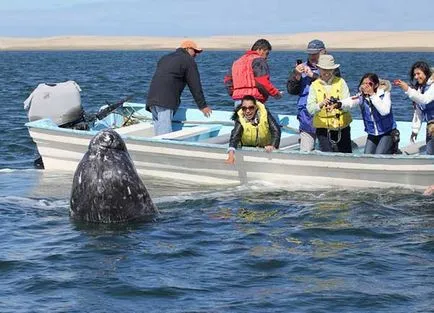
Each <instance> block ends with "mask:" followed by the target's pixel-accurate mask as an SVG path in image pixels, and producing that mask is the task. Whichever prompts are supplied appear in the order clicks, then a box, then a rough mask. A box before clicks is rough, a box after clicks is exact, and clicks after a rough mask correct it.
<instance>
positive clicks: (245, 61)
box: [232, 51, 267, 102]
mask: <svg viewBox="0 0 434 313" xmlns="http://www.w3.org/2000/svg"><path fill="white" fill-rule="evenodd" d="M257 58H261V56H260V55H259V54H258V53H257V52H256V51H247V53H246V54H245V55H243V56H242V57H241V58H239V59H238V60H236V61H235V62H234V64H233V65H232V81H233V84H234V92H233V94H232V99H234V100H240V99H242V98H243V97H244V96H246V95H250V96H253V97H255V98H256V99H257V100H258V101H260V102H265V101H266V100H267V97H266V96H264V95H263V94H261V93H260V91H259V89H258V88H257V87H256V81H255V75H254V73H253V68H252V63H253V60H255V59H257Z"/></svg>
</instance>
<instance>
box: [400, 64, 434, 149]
mask: <svg viewBox="0 0 434 313" xmlns="http://www.w3.org/2000/svg"><path fill="white" fill-rule="evenodd" d="M410 82H411V84H412V85H413V86H414V88H412V87H410V86H409V85H408V84H407V83H406V82H404V81H402V80H400V79H397V80H395V81H394V82H393V83H394V85H395V86H398V87H400V88H401V89H402V90H404V92H405V94H406V95H407V96H408V98H409V99H410V100H412V101H413V105H414V115H413V125H412V134H411V137H410V140H411V141H413V142H414V141H415V139H416V138H417V134H418V133H419V130H420V127H421V125H422V122H426V123H427V128H426V154H430V155H432V154H434V75H433V73H432V70H431V69H430V67H429V65H428V63H426V62H423V61H418V62H416V63H414V64H413V66H412V67H411V70H410Z"/></svg>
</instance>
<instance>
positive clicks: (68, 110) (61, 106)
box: [24, 80, 84, 126]
mask: <svg viewBox="0 0 434 313" xmlns="http://www.w3.org/2000/svg"><path fill="white" fill-rule="evenodd" d="M80 91H81V88H80V86H79V85H78V84H77V83H76V82H75V81H72V80H70V81H66V82H61V83H55V84H46V83H42V84H39V85H38V87H36V89H35V90H34V91H33V92H32V93H31V94H30V96H29V97H28V98H27V99H26V100H25V101H24V109H26V110H28V117H29V121H35V120H39V119H43V118H50V119H51V120H52V121H53V122H54V123H56V124H57V125H59V126H62V125H65V124H68V123H73V122H76V121H80V120H82V119H83V115H84V110H83V106H82V104H81V95H80Z"/></svg>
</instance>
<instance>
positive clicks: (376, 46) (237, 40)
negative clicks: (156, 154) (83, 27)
mask: <svg viewBox="0 0 434 313" xmlns="http://www.w3.org/2000/svg"><path fill="white" fill-rule="evenodd" d="M258 38H266V39H268V40H269V41H270V42H271V44H272V46H273V50H276V51H303V50H305V48H306V45H307V43H308V42H309V41H310V40H312V39H321V40H323V41H324V42H325V43H326V46H327V49H329V50H330V51H396V52H405V51H408V52H434V31H406V32H368V31H366V32H365V31H355V32H322V33H319V32H317V33H297V34H279V35H276V34H273V35H264V34H261V35H255V36H253V35H248V36H210V37H192V38H191V39H193V40H195V41H196V42H197V43H198V44H199V46H201V47H202V48H203V49H204V50H208V51H232V50H248V49H249V48H250V47H251V45H252V44H253V43H254V42H255V41H256V40H257V39H258ZM183 39H185V38H182V37H150V36H149V37H138V36H129V37H127V36H124V37H122V36H118V37H116V36H106V37H104V36H61V37H41V38H19V37H0V51H83V50H96V51H101V50H104V51H106V50H125V51H128V50H133V51H134V50H141V51H143V50H148V51H149V50H155V51H159V50H160V51H161V50H173V49H175V48H176V47H179V44H180V42H181V41H182V40H183Z"/></svg>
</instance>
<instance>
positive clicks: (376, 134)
mask: <svg viewBox="0 0 434 313" xmlns="http://www.w3.org/2000/svg"><path fill="white" fill-rule="evenodd" d="M390 90H391V84H390V82H389V81H386V80H380V79H379V78H378V76H377V74H375V73H366V74H365V75H363V77H362V79H361V80H360V83H359V91H360V93H358V94H357V95H355V96H354V97H350V98H347V99H343V100H342V101H340V103H341V108H347V109H351V108H353V107H355V106H359V107H360V110H361V113H362V118H363V123H364V124H365V132H367V133H368V139H367V140H366V145H365V154H393V153H396V151H397V145H398V142H399V131H398V130H397V129H396V122H395V118H394V117H393V112H392V102H391V99H390Z"/></svg>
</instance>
